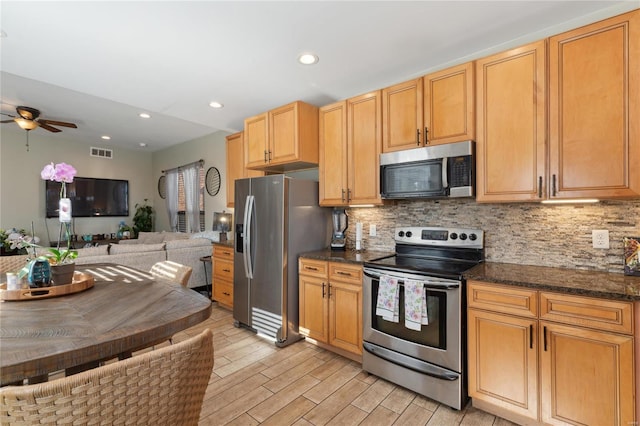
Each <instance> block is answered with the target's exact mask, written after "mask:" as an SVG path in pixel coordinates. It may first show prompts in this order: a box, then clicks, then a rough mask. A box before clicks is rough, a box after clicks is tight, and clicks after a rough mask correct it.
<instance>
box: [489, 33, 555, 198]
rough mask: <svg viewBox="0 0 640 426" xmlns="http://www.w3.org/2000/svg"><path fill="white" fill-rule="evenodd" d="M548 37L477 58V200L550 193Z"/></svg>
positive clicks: (536, 196)
mask: <svg viewBox="0 0 640 426" xmlns="http://www.w3.org/2000/svg"><path fill="white" fill-rule="evenodd" d="M545 46H546V43H545V41H539V42H535V43H531V44H528V45H526V46H522V47H519V48H516V49H512V50H509V51H507V52H503V53H498V54H496V55H492V56H489V57H486V58H483V59H479V60H477V61H476V79H477V80H476V87H477V92H476V96H477V98H476V99H477V131H478V132H477V138H476V172H477V175H476V200H477V201H479V202H496V201H539V200H541V199H543V198H544V194H545V193H546V183H547V180H546V155H547V154H546V148H545V135H546V126H547V122H546V110H545V108H546V93H547V91H546V77H545V73H546V53H545V52H546V50H545Z"/></svg>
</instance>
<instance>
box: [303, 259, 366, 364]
mask: <svg viewBox="0 0 640 426" xmlns="http://www.w3.org/2000/svg"><path fill="white" fill-rule="evenodd" d="M298 268H299V269H298V271H299V287H300V289H299V298H300V334H302V335H303V336H306V337H307V338H309V339H312V340H313V341H314V342H315V343H316V344H318V345H319V346H322V347H324V348H326V349H329V350H332V351H334V352H337V353H339V354H341V355H344V356H346V357H348V358H351V359H354V360H356V361H360V362H361V361H362V267H361V266H359V265H350V264H346V263H341V262H327V261H322V260H315V259H306V258H300V260H299V262H298Z"/></svg>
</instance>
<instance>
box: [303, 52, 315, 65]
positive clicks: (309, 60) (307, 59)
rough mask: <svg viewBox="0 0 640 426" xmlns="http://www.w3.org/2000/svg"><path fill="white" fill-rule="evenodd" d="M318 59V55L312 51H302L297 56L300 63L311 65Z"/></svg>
mask: <svg viewBox="0 0 640 426" xmlns="http://www.w3.org/2000/svg"><path fill="white" fill-rule="evenodd" d="M318 60H319V59H318V55H315V54H313V53H303V54H301V55H300V56H298V62H300V63H301V64H302V65H313V64H316V63H317V62H318Z"/></svg>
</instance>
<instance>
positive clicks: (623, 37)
mask: <svg viewBox="0 0 640 426" xmlns="http://www.w3.org/2000/svg"><path fill="white" fill-rule="evenodd" d="M639 76H640V10H636V11H633V12H629V13H625V14H623V15H619V16H616V17H613V18H610V19H607V20H604V21H600V22H596V23H594V24H591V25H587V26H585V27H581V28H578V29H575V30H573V31H568V32H565V33H563V34H559V35H557V36H554V37H551V38H550V39H549V174H550V176H551V188H550V197H551V198H578V197H580V198H625V197H627V198H628V197H638V196H639V195H640V167H639V161H640V122H639V120H638V117H640V77H639Z"/></svg>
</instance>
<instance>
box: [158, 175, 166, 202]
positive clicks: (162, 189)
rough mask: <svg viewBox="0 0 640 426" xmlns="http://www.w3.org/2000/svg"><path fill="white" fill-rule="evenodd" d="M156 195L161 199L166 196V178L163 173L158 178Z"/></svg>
mask: <svg viewBox="0 0 640 426" xmlns="http://www.w3.org/2000/svg"><path fill="white" fill-rule="evenodd" d="M158 195H160V198H162V199H163V200H164V199H165V198H167V178H166V176H165V175H162V176H160V178H159V179H158Z"/></svg>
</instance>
